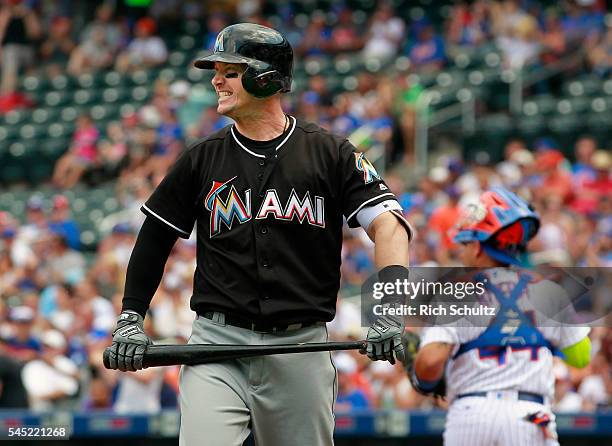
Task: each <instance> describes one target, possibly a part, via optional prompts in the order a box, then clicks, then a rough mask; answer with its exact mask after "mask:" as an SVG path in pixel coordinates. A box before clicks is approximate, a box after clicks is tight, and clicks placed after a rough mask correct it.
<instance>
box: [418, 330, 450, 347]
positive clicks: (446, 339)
mask: <svg viewBox="0 0 612 446" xmlns="http://www.w3.org/2000/svg"><path fill="white" fill-rule="evenodd" d="M436 342H441V343H444V344H459V336H458V335H457V330H456V329H455V328H453V327H425V328H423V331H422V332H421V347H423V346H425V345H427V344H433V343H436Z"/></svg>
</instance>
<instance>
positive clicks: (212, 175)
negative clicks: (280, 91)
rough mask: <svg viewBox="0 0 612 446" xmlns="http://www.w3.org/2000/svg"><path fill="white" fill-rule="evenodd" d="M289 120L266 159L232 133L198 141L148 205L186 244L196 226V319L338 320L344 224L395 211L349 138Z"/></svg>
mask: <svg viewBox="0 0 612 446" xmlns="http://www.w3.org/2000/svg"><path fill="white" fill-rule="evenodd" d="M289 122H290V125H289V128H288V130H287V131H286V132H285V133H284V134H283V135H281V136H280V137H279V138H277V139H276V140H274V143H275V144H274V147H271V150H267V151H265V150H264V151H262V150H258V149H257V147H255V146H256V145H257V144H255V143H253V144H250V145H251V147H248V146H247V144H248V140H246V139H245V138H244V137H241V135H239V134H237V131H236V129H235V127H234V126H233V125H232V126H228V127H225V128H223V129H222V130H220V131H218V132H217V133H215V134H213V135H211V136H210V137H208V138H206V139H204V140H202V141H200V142H198V143H196V144H195V145H193V146H192V147H191V148H189V149H188V150H186V151H185V152H184V153H183V154H182V155H181V157H180V158H179V159H178V160H177V161H176V163H175V164H174V166H173V167H172V168H171V169H170V171H169V172H168V174H167V176H166V177H165V178H164V180H163V181H162V182H161V183H160V184H159V186H158V187H157V189H156V190H155V192H154V193H153V194H152V196H151V197H150V198H149V200H147V202H146V203H145V204H144V205H143V207H142V210H143V212H144V213H145V214H147V215H148V216H152V217H155V218H157V219H159V220H161V221H162V222H164V223H165V224H166V225H168V226H169V227H171V228H173V229H174V230H175V231H177V232H178V234H179V235H180V236H181V237H183V238H188V237H189V235H190V233H191V230H192V228H193V225H194V223H197V267H196V271H195V277H194V291H193V296H192V298H191V308H192V309H193V310H194V311H196V312H198V313H200V314H201V313H203V312H205V311H221V312H225V313H230V314H232V315H234V316H235V317H243V318H245V319H247V320H250V321H255V322H275V323H280V324H283V323H286V324H290V323H297V322H307V321H308V322H310V321H330V320H332V319H333V317H334V314H335V304H336V297H337V293H338V289H339V285H340V252H341V248H342V224H343V216H344V217H346V219H347V221H348V224H349V226H351V227H356V226H358V222H357V219H356V216H357V214H358V212H359V211H360V210H361V209H363V208H364V207H368V206H372V205H376V204H379V203H382V202H384V201H387V200H394V201H393V203H396V201H395V197H394V195H393V194H392V193H391V192H390V191H389V189H388V187H387V186H386V185H385V183H384V182H383V180H382V179H381V178H380V176H379V175H378V173H377V172H376V170H375V169H374V167H373V166H372V164H371V163H370V162H369V161H368V160H367V159H366V158H365V156H364V155H363V154H361V153H359V152H357V151H356V150H355V148H354V147H353V146H352V145H351V144H350V143H349V142H348V141H347V140H346V139H344V138H340V137H337V136H334V135H332V134H330V133H328V132H327V131H325V130H323V129H322V128H320V127H318V126H316V125H314V124H311V123H307V122H303V121H301V120H298V119H295V118H293V117H290V119H289ZM245 142H246V144H245ZM397 207H399V206H397Z"/></svg>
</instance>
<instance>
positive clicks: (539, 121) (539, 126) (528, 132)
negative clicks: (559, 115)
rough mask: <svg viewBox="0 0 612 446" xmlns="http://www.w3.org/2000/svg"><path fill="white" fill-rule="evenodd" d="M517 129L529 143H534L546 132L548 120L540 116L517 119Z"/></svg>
mask: <svg viewBox="0 0 612 446" xmlns="http://www.w3.org/2000/svg"><path fill="white" fill-rule="evenodd" d="M516 128H517V130H518V132H519V133H520V135H521V137H523V138H524V139H525V140H526V141H527V142H532V141H534V140H535V139H537V138H538V137H540V136H542V134H543V133H544V132H545V131H546V118H545V117H544V116H542V115H540V114H534V115H525V116H521V117H519V118H517V122H516Z"/></svg>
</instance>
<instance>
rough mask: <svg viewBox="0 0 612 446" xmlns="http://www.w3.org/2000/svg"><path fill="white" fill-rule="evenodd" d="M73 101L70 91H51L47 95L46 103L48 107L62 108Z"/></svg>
mask: <svg viewBox="0 0 612 446" xmlns="http://www.w3.org/2000/svg"><path fill="white" fill-rule="evenodd" d="M71 101H72V92H71V91H70V90H58V91H50V92H48V93H46V94H45V98H44V102H45V105H47V106H48V107H61V106H63V105H67V104H68V103H69V102H71Z"/></svg>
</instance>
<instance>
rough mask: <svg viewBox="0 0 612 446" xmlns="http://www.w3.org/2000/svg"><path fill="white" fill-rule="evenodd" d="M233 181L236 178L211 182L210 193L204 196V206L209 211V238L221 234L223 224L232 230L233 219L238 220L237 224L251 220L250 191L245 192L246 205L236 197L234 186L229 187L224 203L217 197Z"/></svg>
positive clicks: (238, 196)
mask: <svg viewBox="0 0 612 446" xmlns="http://www.w3.org/2000/svg"><path fill="white" fill-rule="evenodd" d="M235 179H236V177H234V178H232V179H230V180H227V181H213V185H212V187H211V189H210V192H208V195H206V199H205V200H204V206H205V207H206V209H207V210H208V211H210V237H211V238H212V237H214V236H215V235H217V234H219V233H220V232H221V223H223V224H225V226H226V227H227V228H228V229H232V223H233V221H234V218H236V219H237V220H238V223H239V224H242V223H245V222H247V221H249V220H250V219H251V189H248V190H247V191H246V192H245V202H246V204H245V202H243V201H242V199H241V198H240V195H238V192H237V191H236V188H235V187H234V185H232V186H231V187H230V190H229V193H228V195H227V198H226V200H225V201H223V200H222V199H221V197H220V195H219V194H220V193H221V192H223V191H224V190H225V189H226V188H227V186H228V185H229V183H231V182H232V181H234V180H235Z"/></svg>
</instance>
